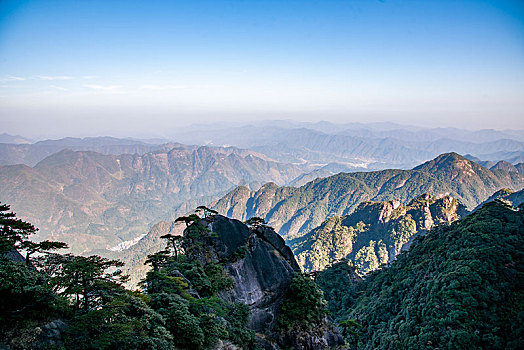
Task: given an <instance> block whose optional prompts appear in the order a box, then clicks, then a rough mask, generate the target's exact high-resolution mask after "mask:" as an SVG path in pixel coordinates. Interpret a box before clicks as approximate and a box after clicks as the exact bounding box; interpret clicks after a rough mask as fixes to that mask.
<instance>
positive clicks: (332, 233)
mask: <svg viewBox="0 0 524 350" xmlns="http://www.w3.org/2000/svg"><path fill="white" fill-rule="evenodd" d="M465 213H466V210H465V208H464V206H462V205H461V204H460V203H459V202H458V200H456V199H454V198H451V197H449V196H445V197H442V198H435V197H432V196H430V195H428V194H423V195H422V196H420V197H417V198H415V199H413V200H412V201H411V202H410V203H409V204H407V205H401V204H400V202H399V201H389V202H363V203H361V204H360V205H359V206H358V208H357V209H356V210H355V211H354V212H353V213H352V214H350V215H346V216H343V217H340V216H334V217H331V218H329V219H328V220H326V221H325V222H324V223H322V225H320V226H319V227H317V228H315V229H314V230H312V231H311V232H310V233H308V234H306V235H305V236H303V237H301V238H297V239H295V240H292V241H291V243H290V245H291V248H292V249H293V251H294V253H295V254H296V256H297V260H298V263H299V264H300V265H302V266H303V267H304V269H305V270H306V271H315V270H322V269H324V268H326V267H327V266H329V265H331V264H333V263H334V262H336V261H338V260H340V259H349V260H350V261H351V262H352V263H353V264H354V266H355V267H356V268H357V269H358V272H359V273H360V274H361V275H365V274H367V273H369V272H371V271H373V270H376V269H378V268H379V267H380V266H382V265H385V264H388V263H389V262H390V261H392V260H393V259H394V258H395V256H396V255H397V254H399V253H400V251H401V249H402V248H403V247H404V246H405V245H406V244H408V243H409V242H410V241H411V240H412V239H413V238H414V237H415V236H416V235H418V234H420V233H424V232H426V231H427V230H428V229H430V228H431V227H433V226H435V225H441V224H449V223H451V222H453V221H455V220H457V219H459V218H460V217H461V216H463V215H465Z"/></svg>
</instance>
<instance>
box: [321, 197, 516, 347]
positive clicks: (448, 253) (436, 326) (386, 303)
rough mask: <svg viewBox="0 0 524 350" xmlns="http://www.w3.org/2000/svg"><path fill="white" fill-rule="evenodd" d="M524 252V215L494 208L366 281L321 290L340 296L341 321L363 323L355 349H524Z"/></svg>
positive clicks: (433, 236) (424, 241)
mask: <svg viewBox="0 0 524 350" xmlns="http://www.w3.org/2000/svg"><path fill="white" fill-rule="evenodd" d="M523 247H524V211H523V210H520V211H516V210H515V209H512V208H511V207H510V206H507V205H506V204H504V203H502V202H500V201H494V202H490V203H487V204H486V205H484V206H483V207H482V208H481V209H479V210H478V211H477V212H475V213H473V214H471V215H468V216H467V217H466V218H465V219H462V220H460V221H457V222H455V223H453V224H452V225H450V226H447V225H444V226H440V227H438V228H436V229H434V230H432V231H431V232H429V233H428V234H427V235H424V236H420V238H418V239H417V240H416V241H415V243H414V244H413V245H412V246H411V248H410V250H409V251H407V252H405V253H402V254H400V255H399V257H398V258H397V260H395V261H394V262H393V263H392V264H391V266H390V267H388V268H384V269H381V270H378V271H376V272H374V273H371V274H370V275H368V276H367V278H366V279H365V280H364V281H363V282H359V283H356V282H354V281H350V280H348V279H347V278H346V279H344V281H346V282H345V283H340V284H337V285H334V284H331V285H328V284H327V283H322V284H321V286H322V287H323V288H326V291H327V293H326V295H331V296H337V300H338V304H336V305H338V307H339V310H337V312H338V314H337V315H338V317H339V319H347V318H349V319H353V320H355V321H356V322H357V323H358V324H360V326H361V327H358V326H356V327H355V328H354V329H353V330H354V331H356V332H357V334H358V338H356V337H354V336H350V337H349V338H350V340H351V342H352V344H353V346H357V345H358V347H357V348H358V349H520V348H521V347H522V339H523V337H524V326H523V324H524V323H523V322H522V314H523V313H524V293H523V291H524V251H523ZM342 270H343V269H340V266H338V265H337V270H336V271H337V272H340V271H342ZM333 272H334V271H332V270H331V269H328V270H326V271H325V272H322V273H321V276H320V277H319V278H320V280H322V274H324V273H325V274H328V275H329V276H331V278H332V279H333V278H335V277H336V276H337V275H336V274H335V275H334V274H333ZM340 277H343V276H342V275H340ZM341 281H342V280H341ZM324 282H325V281H324ZM337 288H338V289H337ZM340 288H342V289H340ZM341 296H344V298H341ZM333 305H335V304H333ZM341 310H342V311H341Z"/></svg>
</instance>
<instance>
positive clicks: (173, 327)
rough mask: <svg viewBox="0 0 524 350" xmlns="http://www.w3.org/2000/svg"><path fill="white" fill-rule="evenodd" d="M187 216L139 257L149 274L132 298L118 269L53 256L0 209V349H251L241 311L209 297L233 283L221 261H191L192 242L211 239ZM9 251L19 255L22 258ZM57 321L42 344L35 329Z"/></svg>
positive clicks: (108, 263)
mask: <svg viewBox="0 0 524 350" xmlns="http://www.w3.org/2000/svg"><path fill="white" fill-rule="evenodd" d="M208 216H209V213H208ZM189 219H190V220H191V222H192V223H193V224H191V225H190V226H189V227H188V228H187V229H186V234H185V236H184V237H182V238H180V237H178V236H174V235H169V234H168V235H164V236H163V238H164V239H166V240H167V246H166V249H165V250H162V251H160V252H158V253H155V254H152V255H150V256H149V257H148V260H147V264H149V265H151V266H152V269H151V271H149V272H148V274H147V277H146V279H145V280H144V282H143V285H144V287H145V290H144V292H143V293H141V292H131V291H129V290H126V289H125V288H124V285H123V283H124V282H125V281H126V280H127V276H125V275H124V274H123V273H122V271H121V270H120V269H118V268H119V267H121V266H122V265H123V264H122V262H120V261H118V260H110V259H106V258H102V257H100V256H96V255H92V256H87V257H84V256H74V255H71V254H65V255H62V254H57V253H54V252H52V251H53V250H55V249H58V248H63V247H64V244H63V243H61V242H49V241H44V242H41V243H34V242H31V241H29V240H28V237H29V236H30V235H31V234H33V233H35V232H36V228H34V226H33V225H31V224H30V223H27V222H24V221H22V220H20V219H17V218H16V215H15V214H14V213H12V212H9V206H7V205H3V204H0V229H1V231H0V246H1V247H2V250H1V251H0V298H1V299H2V303H0V324H1V326H0V344H6V345H9V346H11V347H12V348H22V349H26V348H27V349H28V348H31V347H32V346H44V347H46V346H47V347H50V348H60V349H81V350H91V349H93V350H94V349H151V350H153V349H158V350H169V349H175V348H176V349H192V350H193V349H208V348H211V347H213V346H214V345H215V344H216V342H217V341H218V340H219V339H220V340H224V341H230V342H231V343H233V344H236V345H237V346H241V347H243V348H245V349H249V348H252V347H253V346H254V345H253V344H254V332H253V331H251V330H249V329H247V328H246V327H245V325H246V322H247V319H248V317H249V307H248V306H247V305H244V304H237V303H230V302H227V301H224V300H222V299H220V298H218V293H219V292H220V291H222V290H227V289H229V288H231V287H232V285H233V280H232V279H231V277H230V276H229V275H228V274H227V273H226V271H225V270H224V267H223V265H222V264H220V263H217V262H213V261H207V260H202V261H201V260H199V259H195V258H194V257H196V256H199V255H198V254H200V253H202V252H204V251H205V250H204V247H203V246H199V245H198V244H197V243H198V241H199V240H207V239H209V240H212V239H213V238H212V233H211V232H209V230H208V229H207V228H206V227H205V226H204V225H202V224H201V223H200V222H199V221H200V218H198V217H190V218H189ZM190 245H193V246H194V247H190ZM17 249H26V252H27V254H26V256H25V257H24V256H22V255H20V254H19V253H18V251H17ZM183 251H185V252H187V251H192V252H193V253H194V254H196V255H195V256H192V257H188V256H187V255H185V254H182V252H183ZM63 320H65V321H66V322H65V323H64V322H62V321H63ZM58 321H60V322H62V324H63V325H64V326H63V328H62V329H61V331H60V332H59V334H56V332H55V333H54V335H51V336H49V335H47V337H51V338H53V337H54V338H53V339H52V342H51V343H50V342H49V341H48V340H49V339H46V338H45V337H44V338H42V336H41V335H40V332H41V329H42V328H41V327H43V326H45V325H46V324H48V323H50V322H55V323H56V322H58ZM55 338H56V339H55Z"/></svg>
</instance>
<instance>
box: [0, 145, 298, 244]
mask: <svg viewBox="0 0 524 350" xmlns="http://www.w3.org/2000/svg"><path fill="white" fill-rule="evenodd" d="M301 173H302V171H301V170H300V169H298V168H297V167H295V166H293V165H290V164H283V163H280V162H276V161H272V160H270V159H268V158H267V157H265V156H262V155H258V154H257V153H255V152H252V151H246V150H239V149H236V148H232V147H230V148H211V147H199V148H196V149H192V148H187V147H180V148H177V147H175V148H172V149H171V150H169V151H157V152H149V153H146V154H144V155H138V154H134V155H131V154H123V155H119V156H115V155H103V154H100V153H96V152H90V151H78V152H75V151H71V150H63V151H61V152H59V153H56V154H53V155H52V156H49V157H47V158H45V159H44V160H42V161H40V162H39V163H38V164H37V165H36V166H35V167H29V166H26V165H11V166H3V167H0V198H1V199H2V200H3V201H6V202H9V203H11V204H12V208H13V210H15V211H16V212H17V213H18V215H19V216H20V217H22V218H24V219H26V220H30V221H31V222H34V223H35V225H37V226H38V227H39V228H40V230H41V234H40V238H46V237H48V236H52V237H53V238H54V239H59V240H63V241H66V242H67V243H69V245H70V246H71V248H72V250H73V251H75V252H86V251H92V250H94V249H101V250H104V249H109V248H111V247H115V246H117V245H118V244H120V243H123V242H126V241H129V240H133V239H136V238H137V237H139V236H141V235H144V234H145V233H147V231H148V230H149V228H150V227H151V226H152V225H153V224H154V223H156V222H158V221H160V220H173V219H175V218H176V216H177V215H180V214H183V213H185V212H186V211H187V210H189V208H191V209H193V208H195V207H196V205H198V204H206V203H208V202H211V201H212V200H214V199H216V198H218V197H219V196H221V195H223V194H225V193H226V192H227V191H228V190H230V189H231V188H234V187H235V186H238V185H239V184H255V185H256V184H260V183H264V182H267V181H276V182H279V183H282V184H283V183H286V182H287V181H289V180H291V179H293V178H295V177H297V176H298V175H300V174H301Z"/></svg>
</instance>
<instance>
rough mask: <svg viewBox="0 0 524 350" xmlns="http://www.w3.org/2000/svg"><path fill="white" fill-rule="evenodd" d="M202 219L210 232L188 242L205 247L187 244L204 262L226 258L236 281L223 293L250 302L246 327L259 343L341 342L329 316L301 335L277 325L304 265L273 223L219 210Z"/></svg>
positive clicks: (267, 345) (191, 254) (226, 266)
mask: <svg viewBox="0 0 524 350" xmlns="http://www.w3.org/2000/svg"><path fill="white" fill-rule="evenodd" d="M201 223H202V224H204V225H205V226H206V227H207V228H208V229H209V230H210V232H212V234H209V235H203V236H199V237H197V238H190V239H189V241H188V243H187V244H188V245H195V244H197V243H199V244H198V245H199V246H200V247H203V249H200V250H198V251H192V250H191V249H186V254H188V256H189V257H190V258H191V259H198V260H199V261H201V262H202V263H203V264H204V265H205V264H206V263H210V262H211V263H221V264H223V266H224V269H225V270H226V271H227V273H228V274H229V276H231V278H232V279H233V281H234V285H233V287H232V288H231V289H229V290H223V291H221V292H220V293H219V296H220V297H221V298H222V299H224V300H227V301H230V302H235V303H239V302H240V303H244V304H247V305H249V307H250V317H249V322H248V327H249V328H251V329H253V330H254V331H255V332H256V334H257V337H258V341H259V344H260V345H261V347H263V348H267V349H278V348H279V347H283V346H290V345H291V346H294V344H295V345H296V344H298V343H299V342H300V343H301V344H302V345H303V347H302V348H303V349H324V348H328V347H331V346H334V345H337V344H340V343H341V341H342V339H341V337H340V335H339V334H338V332H337V331H336V329H335V328H334V327H333V325H332V324H331V323H330V322H329V321H328V320H327V319H326V320H325V321H324V322H323V323H322V324H319V325H318V327H316V330H315V332H314V334H309V335H306V336H304V334H303V333H302V334H300V339H298V336H295V335H292V334H285V335H283V334H280V333H279V331H278V330H277V319H278V316H279V313H280V308H281V304H282V302H283V301H284V300H285V299H286V295H287V292H288V289H289V286H290V284H291V280H292V278H293V277H294V275H295V274H296V273H299V272H300V267H299V265H298V264H297V262H296V260H295V258H294V256H293V253H292V251H291V249H290V248H289V247H288V246H287V245H286V244H285V242H284V240H283V239H282V237H280V236H279V235H278V234H277V233H276V232H275V231H274V230H273V229H272V228H269V227H258V228H255V229H254V228H251V229H250V228H249V227H248V226H247V225H245V224H244V223H242V222H241V221H239V220H235V219H230V218H227V217H225V216H221V215H215V216H213V217H211V218H207V219H203V220H202V221H201ZM185 235H186V237H187V236H188V235H187V234H185ZM304 337H305V338H304ZM282 342H285V344H283V343H282ZM304 344H305V345H304ZM295 348H301V347H295Z"/></svg>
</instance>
